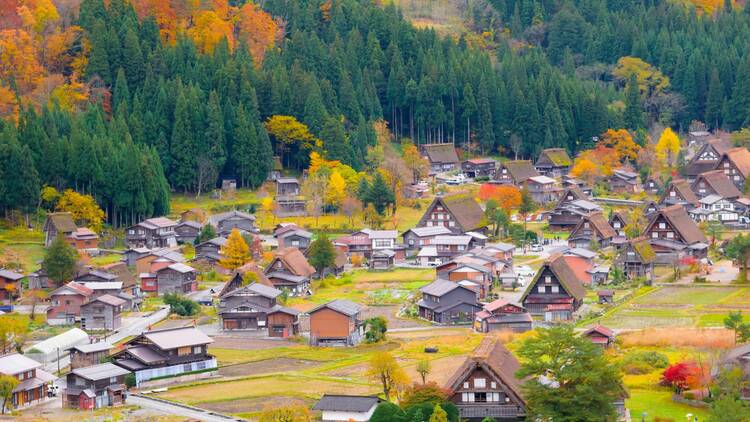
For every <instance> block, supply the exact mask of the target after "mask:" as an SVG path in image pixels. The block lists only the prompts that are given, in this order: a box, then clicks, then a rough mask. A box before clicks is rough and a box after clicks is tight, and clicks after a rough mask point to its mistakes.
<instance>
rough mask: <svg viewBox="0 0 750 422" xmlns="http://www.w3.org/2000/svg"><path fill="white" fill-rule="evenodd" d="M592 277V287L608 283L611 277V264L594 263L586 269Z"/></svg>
mask: <svg viewBox="0 0 750 422" xmlns="http://www.w3.org/2000/svg"><path fill="white" fill-rule="evenodd" d="M586 273H588V275H589V278H590V279H591V287H594V286H598V285H604V284H607V281H608V279H609V266H607V265H594V266H593V267H591V268H589V269H587V270H586Z"/></svg>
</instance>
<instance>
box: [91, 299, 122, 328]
mask: <svg viewBox="0 0 750 422" xmlns="http://www.w3.org/2000/svg"><path fill="white" fill-rule="evenodd" d="M124 304H125V300H123V299H121V298H119V297H117V296H112V295H108V294H107V295H103V296H99V297H97V298H93V299H91V300H89V301H88V302H87V303H84V304H83V305H81V329H83V330H86V331H92V330H94V331H96V330H106V331H114V330H117V329H119V328H120V327H121V326H122V306H123V305H124Z"/></svg>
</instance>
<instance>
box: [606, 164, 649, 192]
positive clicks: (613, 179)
mask: <svg viewBox="0 0 750 422" xmlns="http://www.w3.org/2000/svg"><path fill="white" fill-rule="evenodd" d="M606 180H607V186H608V187H609V190H610V191H612V192H615V193H622V194H634V193H639V192H642V191H643V185H642V184H641V177H640V176H639V175H638V173H636V172H633V171H629V170H624V169H617V170H615V171H613V172H612V175H611V176H609V177H608V178H607V179H606Z"/></svg>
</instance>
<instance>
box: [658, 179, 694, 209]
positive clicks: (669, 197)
mask: <svg viewBox="0 0 750 422" xmlns="http://www.w3.org/2000/svg"><path fill="white" fill-rule="evenodd" d="M698 200H699V199H698V197H697V196H696V195H695V193H694V192H693V190H692V189H690V183H688V181H687V180H685V179H675V180H672V182H671V183H670V184H669V186H667V187H666V189H665V190H664V194H662V196H661V199H660V200H659V205H663V206H670V205H682V206H683V207H685V208H693V207H697V206H698Z"/></svg>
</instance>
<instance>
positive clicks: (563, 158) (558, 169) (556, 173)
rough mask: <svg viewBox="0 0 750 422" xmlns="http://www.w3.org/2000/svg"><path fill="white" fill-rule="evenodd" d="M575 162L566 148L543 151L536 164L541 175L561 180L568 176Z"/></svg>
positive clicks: (535, 166)
mask: <svg viewBox="0 0 750 422" xmlns="http://www.w3.org/2000/svg"><path fill="white" fill-rule="evenodd" d="M572 163H573V161H572V160H571V159H570V156H569V155H568V151H566V150H565V149H564V148H549V149H545V150H542V152H541V154H539V158H537V160H536V163H534V168H536V171H538V172H539V174H541V175H543V176H547V177H553V178H559V177H562V176H563V175H566V174H568V171H570V166H571V164H572Z"/></svg>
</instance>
